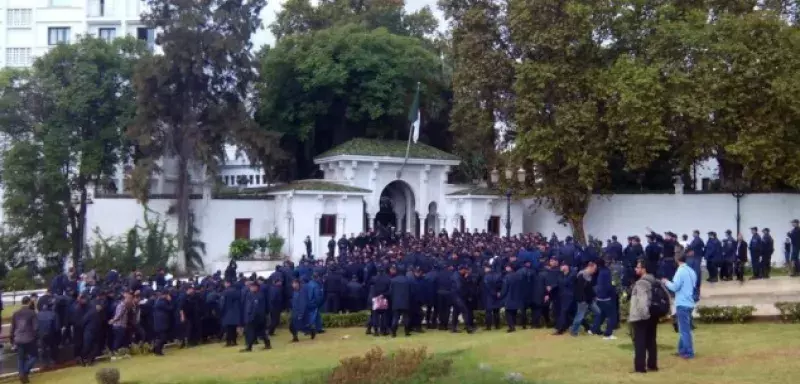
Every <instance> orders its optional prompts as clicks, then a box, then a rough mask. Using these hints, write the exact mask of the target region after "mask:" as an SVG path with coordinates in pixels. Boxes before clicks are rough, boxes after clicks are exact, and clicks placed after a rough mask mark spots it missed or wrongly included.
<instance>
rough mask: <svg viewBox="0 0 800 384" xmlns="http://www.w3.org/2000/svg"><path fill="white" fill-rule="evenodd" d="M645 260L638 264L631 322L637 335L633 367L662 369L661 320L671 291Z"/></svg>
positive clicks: (635, 368)
mask: <svg viewBox="0 0 800 384" xmlns="http://www.w3.org/2000/svg"><path fill="white" fill-rule="evenodd" d="M647 265H648V263H646V262H645V261H643V260H640V261H639V262H638V263H637V264H636V268H635V274H636V278H637V279H638V280H637V281H636V283H635V284H634V285H633V289H632V290H631V301H630V305H631V306H630V311H629V314H628V323H629V324H630V326H631V331H632V336H633V350H634V355H633V356H634V357H633V371H634V373H647V372H656V371H658V345H657V343H656V340H657V339H658V336H657V331H658V321H659V320H660V319H661V318H662V317H663V316H665V315H667V314H668V313H669V309H670V302H669V292H667V289H666V288H665V287H664V285H663V284H661V283H660V282H659V281H658V280H656V278H655V277H653V275H652V274H651V273H650V271H648V270H647Z"/></svg>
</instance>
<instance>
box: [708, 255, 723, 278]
mask: <svg viewBox="0 0 800 384" xmlns="http://www.w3.org/2000/svg"><path fill="white" fill-rule="evenodd" d="M719 265H720V263H719V262H718V261H716V260H706V269H708V281H717V280H718V279H719V275H720V273H719Z"/></svg>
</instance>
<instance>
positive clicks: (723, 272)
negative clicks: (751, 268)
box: [719, 261, 733, 280]
mask: <svg viewBox="0 0 800 384" xmlns="http://www.w3.org/2000/svg"><path fill="white" fill-rule="evenodd" d="M719 278H720V279H722V280H731V279H733V263H732V262H730V261H723V262H721V263H720V270H719Z"/></svg>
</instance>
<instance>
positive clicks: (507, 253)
mask: <svg viewBox="0 0 800 384" xmlns="http://www.w3.org/2000/svg"><path fill="white" fill-rule="evenodd" d="M792 226H793V228H792V230H791V231H790V232H789V233H788V234H787V237H788V239H789V240H788V244H789V247H788V248H787V252H788V257H789V259H790V261H792V262H793V265H794V271H793V272H794V274H796V273H797V271H798V248H799V247H800V228H798V221H797V220H794V221H793V222H792ZM646 239H647V244H646V245H643V244H642V243H641V241H640V238H639V237H637V236H631V237H629V238H628V240H627V244H626V245H623V244H621V243H620V242H619V241H618V240H617V238H616V237H612V238H611V239H609V240H608V241H607V242H606V244H603V243H602V242H601V241H598V240H595V239H591V238H590V240H589V241H588V242H587V244H580V243H579V242H577V241H575V240H574V239H572V238H571V237H566V238H565V239H564V240H563V241H562V240H560V239H558V238H557V237H556V236H555V235H552V236H551V237H550V238H547V237H545V236H543V235H542V234H540V233H535V234H533V233H531V234H521V235H517V236H512V237H510V238H507V237H500V236H497V235H493V234H489V233H486V232H485V231H484V232H481V233H479V232H478V231H474V232H472V233H470V232H459V231H456V230H454V231H452V232H451V233H448V232H446V231H442V232H441V233H438V234H434V233H432V232H430V233H427V234H425V235H424V236H421V237H419V238H417V237H414V236H411V235H410V234H399V233H397V232H395V231H394V230H392V229H391V228H383V227H382V228H379V230H377V231H372V232H369V233H362V234H360V235H358V236H354V235H351V236H350V237H349V238H347V237H345V236H342V237H341V238H340V239H339V240H338V241H337V240H335V239H331V241H330V242H329V244H328V253H327V255H325V256H323V257H315V255H312V254H311V247H310V241H308V242H307V252H306V254H305V255H303V257H302V259H301V260H300V261H299V263H298V265H295V264H294V263H293V262H291V261H286V262H284V263H283V265H281V266H279V267H277V268H276V270H275V271H274V272H273V273H271V275H269V276H256V274H252V275H251V276H245V275H244V274H242V273H237V267H236V263H235V262H233V261H232V262H231V264H230V265H229V266H228V268H227V269H226V270H225V271H224V272H222V271H217V272H216V273H215V274H213V275H211V276H206V277H203V278H195V279H192V280H190V281H178V280H171V279H170V278H169V275H168V274H167V273H166V272H165V271H164V270H160V271H158V272H157V273H156V274H155V275H154V276H151V277H149V278H147V279H145V278H144V276H143V274H142V273H141V272H139V271H132V272H130V274H128V275H127V276H121V275H120V273H118V272H117V271H115V270H111V271H108V272H107V273H105V274H104V275H103V276H100V274H98V273H97V272H96V271H90V272H88V273H85V274H80V275H79V274H77V273H76V272H75V271H74V270H70V271H68V272H67V273H65V274H62V275H59V276H57V277H55V278H54V279H53V281H52V283H51V284H50V287H49V289H48V290H47V293H45V294H44V295H42V296H39V297H25V298H23V301H22V304H23V306H24V308H23V309H21V310H19V311H18V312H16V313H15V314H14V316H13V318H12V322H11V335H10V338H11V342H12V344H13V345H15V346H16V349H17V351H18V353H19V374H20V380H21V381H22V382H28V373H29V372H30V370H31V369H32V367H33V365H34V364H35V362H36V356H37V352H38V351H39V350H40V351H41V358H42V360H43V361H44V362H45V364H52V363H54V362H56V360H57V359H58V357H59V356H60V354H59V353H58V351H59V349H61V348H72V355H73V356H74V358H75V360H76V361H77V362H78V363H79V364H82V365H90V364H92V363H93V361H94V360H95V359H96V357H97V356H98V355H100V354H101V353H103V351H105V350H106V349H107V350H108V352H109V353H110V355H111V356H112V359H118V358H122V357H125V354H124V353H123V352H124V351H125V350H126V349H127V348H128V347H129V346H130V345H131V344H137V343H138V344H144V343H148V344H150V345H152V347H153V353H155V354H156V355H158V356H163V354H164V345H165V343H168V342H170V341H174V342H176V343H178V344H179V345H180V347H182V348H184V347H193V346H196V345H199V344H202V343H206V342H210V341H220V342H224V345H225V346H226V347H233V346H236V345H237V342H238V341H237V340H238V337H237V336H238V335H237V332H238V331H239V330H243V333H244V348H243V349H242V350H241V351H242V352H250V351H252V350H253V347H254V346H255V345H256V344H257V343H258V342H259V341H261V342H263V343H264V349H270V348H271V347H272V346H271V343H270V336H273V335H274V334H275V332H276V328H277V326H278V325H279V322H280V319H281V313H282V312H288V313H289V314H290V317H289V319H290V321H289V324H288V326H289V327H288V328H289V332H290V333H291V334H292V341H293V342H298V341H299V337H298V336H299V334H301V333H302V334H304V335H307V336H309V337H310V338H311V339H314V338H315V336H316V335H318V334H321V333H324V332H325V330H324V329H323V324H322V317H321V313H323V312H328V313H339V312H358V311H364V310H368V311H369V312H370V316H369V320H368V322H367V324H365V327H366V333H367V334H371V335H373V336H375V337H381V336H391V337H396V336H397V334H398V331H399V330H400V327H401V326H402V331H403V334H404V335H405V336H410V335H412V334H413V333H422V332H425V331H426V330H442V331H450V332H453V333H460V332H462V331H465V332H466V333H473V332H475V331H476V329H477V328H478V326H483V327H484V328H485V329H486V330H492V329H500V328H501V323H503V324H504V328H505V329H506V331H507V332H515V331H516V330H517V329H518V327H521V328H523V329H525V328H529V327H531V328H541V327H552V329H553V333H554V334H555V335H563V334H567V333H568V334H571V335H573V336H578V335H579V334H580V333H581V332H582V331H584V332H585V333H586V334H590V335H598V336H600V337H602V338H604V339H606V340H613V339H615V338H616V337H615V335H614V333H615V330H616V329H617V326H618V324H619V320H620V319H619V314H620V303H621V297H624V296H629V297H630V306H631V310H630V315H629V318H628V321H629V323H630V324H631V326H632V329H633V339H634V346H635V350H636V359H635V371H636V372H647V371H648V370H650V371H652V370H656V369H657V358H656V353H657V352H656V351H655V345H656V344H655V338H656V334H655V332H656V331H655V330H656V326H655V325H656V324H657V320H658V319H659V318H660V317H662V316H664V315H669V308H670V306H671V304H670V297H671V296H674V301H675V306H676V307H677V310H676V313H675V319H676V324H677V328H678V330H679V332H680V335H681V337H680V340H681V341H680V345H679V349H678V350H679V354H680V355H681V356H682V357H683V358H687V359H691V358H693V357H694V350H693V346H692V340H691V327H692V325H691V312H692V309H693V307H694V305H695V303H696V302H697V301H698V300H699V297H700V286H701V280H702V279H701V278H700V276H702V274H701V273H700V268H701V261H703V260H704V261H705V265H706V268H707V269H708V280H707V281H709V282H712V283H713V282H716V281H718V280H732V279H734V278H735V279H739V280H743V279H744V270H745V269H744V265H745V264H746V263H747V262H748V261H749V262H751V263H752V270H753V276H752V278H769V277H770V265H771V256H772V254H773V253H774V250H775V249H774V240H773V239H772V237H771V236H770V232H769V230H768V229H763V230H762V232H761V234H759V231H758V229H757V228H753V229H752V236H751V239H750V240H749V241H747V242H745V240H744V238H743V236H742V235H741V234H739V235H738V237H737V238H734V237H732V234H731V231H726V236H725V237H724V238H723V239H721V240H720V239H718V237H717V235H716V233H714V232H709V233H708V238H707V240H706V241H703V240H702V239H701V238H700V233H699V231H695V232H694V234H693V238H692V239H691V240H688V239H684V240H685V241H681V240H680V239H679V238H678V236H677V235H676V234H675V233H673V232H665V233H664V234H659V233H656V232H654V231H652V230H649V229H648V234H647V236H646ZM748 252H749V253H750V258H749V259H748V256H747V254H748ZM667 292H669V294H667ZM501 309H503V310H504V313H505V318H504V319H501V318H500V313H501ZM476 310H482V311H484V312H485V322H484V324H480V325H479V324H475V322H474V319H473V311H476ZM590 311H591V312H592V313H593V314H594V316H593V322H592V323H591V324H590V323H588V322H587V321H586V315H587V314H588V313H589V312H590ZM460 320H463V322H462V321H460ZM462 323H463V330H462V329H461V324H462ZM37 347H38V348H37ZM648 354H649V357H648V358H647V359H645V357H644V356H646V355H648Z"/></svg>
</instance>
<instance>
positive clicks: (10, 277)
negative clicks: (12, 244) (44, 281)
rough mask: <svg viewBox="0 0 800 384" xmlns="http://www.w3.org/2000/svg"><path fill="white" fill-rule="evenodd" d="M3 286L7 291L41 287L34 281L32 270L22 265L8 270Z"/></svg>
mask: <svg viewBox="0 0 800 384" xmlns="http://www.w3.org/2000/svg"><path fill="white" fill-rule="evenodd" d="M3 288H4V289H5V290H6V291H26V290H29V289H36V288H39V287H38V286H37V284H36V282H35V281H34V279H33V276H31V273H30V270H28V268H25V267H22V268H16V269H12V270H11V271H9V272H8V274H7V275H6V278H5V281H4V282H3Z"/></svg>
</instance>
